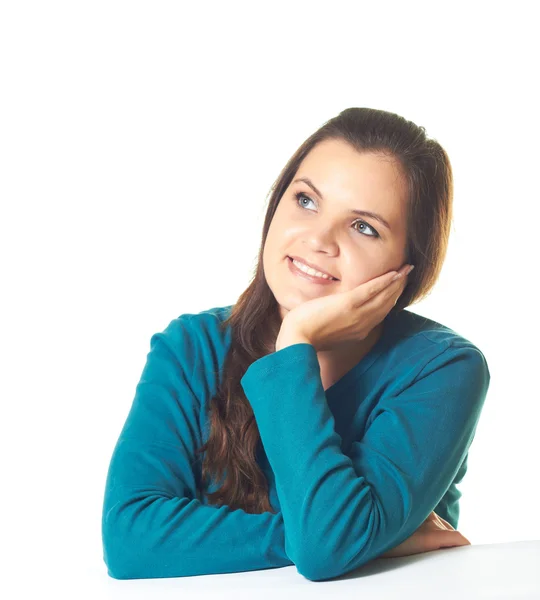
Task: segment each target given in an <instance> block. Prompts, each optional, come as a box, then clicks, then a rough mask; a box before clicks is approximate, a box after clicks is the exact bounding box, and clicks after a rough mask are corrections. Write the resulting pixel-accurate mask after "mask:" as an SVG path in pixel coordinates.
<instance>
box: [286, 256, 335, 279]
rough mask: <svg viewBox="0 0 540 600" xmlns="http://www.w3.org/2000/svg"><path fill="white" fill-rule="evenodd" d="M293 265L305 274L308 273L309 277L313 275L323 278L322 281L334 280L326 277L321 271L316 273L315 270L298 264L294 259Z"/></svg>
mask: <svg viewBox="0 0 540 600" xmlns="http://www.w3.org/2000/svg"><path fill="white" fill-rule="evenodd" d="M293 264H294V266H295V267H298V268H299V269H300V270H301V271H304V273H307V274H308V275H312V276H314V277H322V279H333V277H329V276H328V275H325V274H324V273H321V272H320V271H316V270H315V269H312V268H311V267H308V266H306V265H304V264H303V263H301V262H298V261H297V260H294V259H293Z"/></svg>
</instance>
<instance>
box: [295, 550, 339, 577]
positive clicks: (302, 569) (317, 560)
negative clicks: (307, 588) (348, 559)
mask: <svg viewBox="0 0 540 600" xmlns="http://www.w3.org/2000/svg"><path fill="white" fill-rule="evenodd" d="M294 562H295V565H296V570H297V571H298V573H299V574H300V575H302V576H303V577H305V578H306V579H309V581H326V580H327V579H332V578H334V577H339V576H340V575H342V574H343V571H342V569H341V568H340V565H338V564H337V563H336V560H335V557H334V558H333V557H332V556H330V557H328V556H326V555H325V553H317V554H315V553H314V552H313V551H312V550H309V549H306V550H305V551H303V552H302V553H301V555H300V556H298V558H297V560H295V561H294Z"/></svg>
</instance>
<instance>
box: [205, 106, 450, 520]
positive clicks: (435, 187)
mask: <svg viewBox="0 0 540 600" xmlns="http://www.w3.org/2000/svg"><path fill="white" fill-rule="evenodd" d="M327 139H335V140H343V141H345V142H348V143H349V144H350V145H351V146H352V147H353V148H354V149H355V150H357V151H358V152H360V153H363V152H372V153H379V154H381V155H386V156H390V157H394V158H395V159H396V160H397V162H398V164H399V165H400V167H401V171H402V173H403V174H404V176H405V180H406V182H407V191H408V196H407V207H406V215H407V217H406V223H405V227H406V232H407V245H406V262H407V263H408V264H413V265H415V268H414V270H413V271H412V272H411V274H410V275H409V276H408V279H407V285H406V287H405V289H404V291H403V293H402V294H401V296H400V297H399V299H398V301H397V303H396V305H395V306H394V307H393V308H392V310H391V311H390V312H397V311H401V310H403V309H404V308H405V307H407V306H409V305H410V304H412V303H413V302H415V301H418V300H420V299H422V298H424V297H426V296H427V295H428V293H429V292H430V291H431V289H432V288H433V286H434V285H435V282H436V281H437V279H438V277H439V273H440V271H441V268H442V264H443V261H444V258H445V255H446V250H447V246H448V238H449V235H450V226H451V219H452V200H453V177H452V168H451V165H450V161H449V158H448V155H447V153H446V152H445V150H444V149H443V148H442V147H441V145H440V144H439V143H438V142H436V141H435V140H433V139H428V138H427V136H426V133H425V128H424V127H419V126H418V125H416V124H414V123H412V122H411V121H407V120H406V119H404V118H403V117H401V116H399V115H397V114H394V113H391V112H386V111H383V110H376V109H372V108H356V107H355V108H347V109H345V110H343V111H342V112H340V113H339V114H338V115H337V116H335V117H333V118H332V119H330V120H329V121H327V122H326V123H324V124H323V125H322V126H321V127H320V129H318V130H317V131H316V132H315V133H313V134H312V135H311V136H310V137H309V138H308V139H307V140H306V141H305V142H304V143H303V144H302V145H301V146H300V147H299V148H298V150H297V151H296V152H295V153H294V154H293V156H292V157H291V158H290V159H289V161H288V163H287V164H286V165H285V167H284V168H283V170H282V171H281V173H280V175H279V177H278V179H277V181H276V182H275V183H274V185H273V186H272V188H271V190H272V192H271V196H270V200H269V204H268V209H267V211H266V216H265V219H264V226H263V231H262V241H261V247H260V249H259V254H258V262H257V266H256V268H255V274H254V277H253V279H252V281H251V283H250V284H249V286H248V287H247V289H246V290H245V291H244V292H243V293H242V294H241V295H240V297H239V298H238V301H237V302H236V304H235V305H234V306H233V307H232V311H231V313H230V315H229V317H228V318H227V319H226V320H225V321H223V323H222V324H221V325H222V327H223V328H224V329H225V328H226V327H228V326H229V325H230V326H231V345H230V347H229V349H228V352H227V356H226V357H225V362H224V366H223V374H222V377H221V378H220V381H221V383H220V384H219V387H218V389H217V392H216V395H215V396H214V397H213V398H212V399H211V401H210V403H209V404H208V413H209V423H210V433H209V437H208V440H207V442H206V443H205V444H204V445H203V446H202V447H201V448H198V449H197V453H202V452H204V451H206V456H205V458H204V460H203V463H202V473H201V475H202V483H203V486H205V485H206V483H208V482H210V480H211V479H213V480H214V481H216V482H222V485H221V487H220V488H219V489H217V490H216V491H214V492H212V493H208V492H206V496H207V498H208V502H209V503H210V504H214V505H219V506H222V505H227V506H229V507H230V508H231V509H237V508H242V509H243V510H244V511H246V512H248V513H262V512H272V513H275V511H274V510H273V508H272V506H271V504H270V501H269V498H268V482H267V480H266V477H265V475H264V473H263V471H262V469H261V468H260V467H259V465H258V463H257V460H256V458H257V454H258V452H259V451H260V448H261V446H260V444H261V440H260V435H259V430H258V427H257V423H256V421H255V417H254V415H253V411H252V408H251V405H250V403H249V402H248V400H247V398H246V396H245V394H244V391H243V388H242V385H241V383H240V380H241V378H242V377H243V375H244V374H245V372H246V370H247V369H248V367H249V366H250V365H251V363H253V362H254V361H256V360H258V359H259V358H262V357H263V356H266V355H267V354H269V353H271V352H274V351H275V342H276V339H277V335H278V333H279V329H280V326H281V317H280V313H279V307H278V304H277V301H276V299H275V297H274V295H273V293H272V291H271V289H270V288H269V286H268V283H267V281H266V279H265V275H264V271H263V259H262V257H263V249H264V244H265V242H266V236H267V234H268V229H269V227H270V223H271V221H272V218H273V216H274V213H275V211H276V208H277V206H278V204H279V201H280V200H281V197H282V195H283V193H284V191H285V190H286V189H287V187H288V186H289V184H290V183H291V181H292V179H293V178H294V176H295V174H296V172H297V170H298V167H299V166H300V163H301V162H302V160H303V159H304V158H305V157H306V156H307V155H308V153H309V152H310V151H311V150H312V149H313V148H314V146H315V145H316V144H318V143H319V142H322V141H323V140H327ZM224 476H226V477H225V479H224V480H223V478H224ZM204 489H206V488H204Z"/></svg>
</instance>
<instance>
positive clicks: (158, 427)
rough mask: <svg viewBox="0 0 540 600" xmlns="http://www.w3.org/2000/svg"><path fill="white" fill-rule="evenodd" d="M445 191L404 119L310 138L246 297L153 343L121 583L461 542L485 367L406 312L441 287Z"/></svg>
mask: <svg viewBox="0 0 540 600" xmlns="http://www.w3.org/2000/svg"><path fill="white" fill-rule="evenodd" d="M452 197H453V185H452V171H451V166H450V162H449V159H448V156H447V154H446V152H445V151H444V150H443V148H442V147H441V146H440V145H439V144H438V143H437V142H436V141H434V140H433V139H428V138H427V136H426V133H425V130H424V128H423V127H419V126H417V125H415V124H414V123H412V122H410V121H407V120H405V119H404V118H402V117H400V116H398V115H396V114H393V113H389V112H385V111H381V110H375V109H368V108H349V109H346V110H344V111H342V112H341V113H340V114H339V115H337V116H336V117H335V118H332V119H330V120H329V121H327V122H326V123H325V124H324V125H323V126H322V127H321V128H320V129H319V130H318V131H316V132H315V133H314V134H313V135H312V136H310V137H309V138H308V139H307V140H306V141H305V142H304V143H303V144H302V145H301V146H300V148H299V149H298V150H297V151H296V152H295V154H294V155H293V156H292V157H291V159H290V160H289V161H288V163H287V164H286V165H285V167H284V169H283V171H282V172H281V174H280V176H279V177H278V179H277V181H276V182H275V185H274V186H273V192H272V195H271V197H270V202H269V206H268V210H267V214H266V218H265V222H264V227H263V232H262V244H261V248H260V251H259V260H258V265H257V268H256V271H255V275H254V277H253V280H252V281H251V283H250V284H249V286H248V287H247V289H246V290H245V291H244V292H243V293H242V294H241V296H240V297H239V299H238V301H237V302H236V303H235V304H234V305H230V306H225V307H215V308H210V309H208V310H205V311H202V312H200V313H198V314H183V315H181V316H179V317H178V318H176V319H174V320H172V321H171V322H170V324H169V325H168V326H167V328H166V329H165V330H164V331H163V332H160V333H156V334H154V335H153V336H152V338H151V340H150V351H149V353H148V356H147V362H146V365H145V367H144V370H143V372H142V375H141V379H140V381H139V384H138V386H137V389H136V394H135V398H134V401H133V404H132V407H131V410H130V412H129V415H128V416H127V419H126V422H125V424H124V427H123V429H122V431H121V433H120V436H119V439H118V442H117V444H116V446H115V449H114V452H113V455H112V458H111V463H110V466H109V472H108V476H107V481H106V488H105V496H104V505H103V522H102V536H103V549H104V560H105V563H106V565H107V567H108V574H109V575H110V576H111V577H114V578H117V579H132V578H153V577H178V576H188V575H201V574H212V573H229V572H238V571H248V570H255V569H267V568H273V567H282V566H289V565H293V564H294V565H296V568H297V570H298V572H299V573H300V574H302V575H304V576H305V577H307V578H309V579H311V580H313V581H319V580H324V579H329V578H332V577H337V576H339V575H342V574H345V573H348V572H349V571H351V570H353V569H355V568H357V567H359V566H361V565H363V564H365V563H367V562H368V561H370V560H372V559H374V558H378V557H391V556H403V555H406V554H415V553H418V552H426V551H429V550H435V549H438V548H442V547H448V546H457V545H465V544H468V543H469V542H468V540H467V539H466V538H464V537H463V536H462V535H461V534H460V533H459V532H457V531H455V528H456V527H457V522H458V518H459V503H458V502H459V498H460V496H461V492H460V491H459V490H458V489H457V487H456V485H457V484H459V483H460V482H461V481H462V479H463V477H464V475H465V472H466V469H467V456H468V451H469V448H470V445H471V443H472V441H473V438H474V435H475V431H476V427H477V424H478V420H479V418H480V414H481V411H482V407H483V404H484V400H485V397H486V394H487V390H488V386H489V380H490V374H489V370H488V366H487V363H486V360H485V357H484V355H483V354H482V352H481V351H480V350H479V349H478V348H477V347H476V346H475V345H474V344H473V343H472V342H470V341H469V340H467V339H466V338H464V337H462V336H461V335H459V334H458V333H456V332H455V331H453V330H452V329H450V328H448V327H446V326H444V325H442V324H440V323H438V322H436V321H433V320H430V319H427V318H424V317H421V316H419V315H417V314H416V313H414V312H412V311H410V310H406V307H407V306H410V305H411V304H412V303H414V302H416V301H418V300H419V299H421V298H423V297H425V296H426V295H427V294H428V293H429V292H430V290H431V289H432V288H433V286H434V285H435V282H436V281H437V278H438V276H439V273H440V271H441V268H442V265H443V261H444V258H445V254H446V249H447V244H448V238H449V233H450V226H451V218H452ZM410 266H414V270H413V271H410V272H409V271H408V269H409V267H410ZM397 273H399V274H400V277H398V278H397V279H396V278H395V277H394V276H395V275H396V274H397Z"/></svg>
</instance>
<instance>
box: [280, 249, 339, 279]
mask: <svg viewBox="0 0 540 600" xmlns="http://www.w3.org/2000/svg"><path fill="white" fill-rule="evenodd" d="M287 263H288V265H289V270H290V271H291V273H293V275H297V276H298V277H300V278H301V279H305V280H306V281H311V282H312V283H318V284H321V285H329V284H331V283H335V282H336V281H338V280H337V279H336V278H335V277H330V276H322V275H321V276H319V275H316V274H314V273H311V274H310V273H307V272H306V271H305V270H303V269H306V270H307V268H308V267H306V266H305V265H304V266H303V265H302V264H301V263H299V262H298V261H293V259H292V258H291V257H290V256H287Z"/></svg>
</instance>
